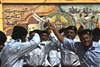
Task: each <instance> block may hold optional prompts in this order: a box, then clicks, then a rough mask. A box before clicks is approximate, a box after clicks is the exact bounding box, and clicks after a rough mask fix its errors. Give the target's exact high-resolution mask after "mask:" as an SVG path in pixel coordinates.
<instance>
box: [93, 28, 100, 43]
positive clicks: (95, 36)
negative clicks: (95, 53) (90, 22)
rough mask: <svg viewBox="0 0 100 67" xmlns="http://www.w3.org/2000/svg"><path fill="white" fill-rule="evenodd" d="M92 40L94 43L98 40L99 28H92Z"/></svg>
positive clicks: (99, 38)
mask: <svg viewBox="0 0 100 67" xmlns="http://www.w3.org/2000/svg"><path fill="white" fill-rule="evenodd" d="M92 39H93V41H96V42H98V41H99V40H100V29H99V28H94V29H93V30H92Z"/></svg>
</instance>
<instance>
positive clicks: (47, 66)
mask: <svg viewBox="0 0 100 67" xmlns="http://www.w3.org/2000/svg"><path fill="white" fill-rule="evenodd" d="M44 67H51V66H44ZM53 67H59V66H57V65H56V66H53Z"/></svg>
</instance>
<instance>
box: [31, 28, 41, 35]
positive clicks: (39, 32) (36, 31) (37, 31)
mask: <svg viewBox="0 0 100 67" xmlns="http://www.w3.org/2000/svg"><path fill="white" fill-rule="evenodd" d="M33 32H35V33H37V34H39V35H40V34H41V30H39V29H35V30H33Z"/></svg>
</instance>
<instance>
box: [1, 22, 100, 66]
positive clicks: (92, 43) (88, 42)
mask: <svg viewBox="0 0 100 67" xmlns="http://www.w3.org/2000/svg"><path fill="white" fill-rule="evenodd" d="M44 27H45V30H39V29H35V30H33V31H30V32H29V33H28V32H27V30H26V29H25V28H24V27H22V26H14V28H13V32H12V35H11V40H10V41H9V42H7V37H6V35H5V34H4V33H3V32H2V31H0V65H1V67H100V41H99V40H100V29H99V28H94V29H93V30H89V29H84V30H81V31H78V30H77V28H76V27H75V26H68V27H67V28H61V29H60V30H57V29H56V28H55V26H54V25H53V24H52V23H49V22H48V23H45V24H44ZM27 34H29V36H28V37H27ZM77 37H78V39H77Z"/></svg>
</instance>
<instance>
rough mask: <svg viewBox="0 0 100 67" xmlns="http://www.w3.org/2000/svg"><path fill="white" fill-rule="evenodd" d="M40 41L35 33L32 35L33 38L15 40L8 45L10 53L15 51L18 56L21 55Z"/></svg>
mask: <svg viewBox="0 0 100 67" xmlns="http://www.w3.org/2000/svg"><path fill="white" fill-rule="evenodd" d="M39 42H40V37H39V35H38V34H37V33H35V35H34V36H33V38H32V39H31V40H30V41H29V42H15V43H10V44H12V45H13V46H12V45H11V47H10V53H12V54H13V53H16V55H18V56H22V55H24V54H25V53H28V52H30V51H32V50H33V49H34V48H35V47H37V45H38V44H39Z"/></svg>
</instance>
